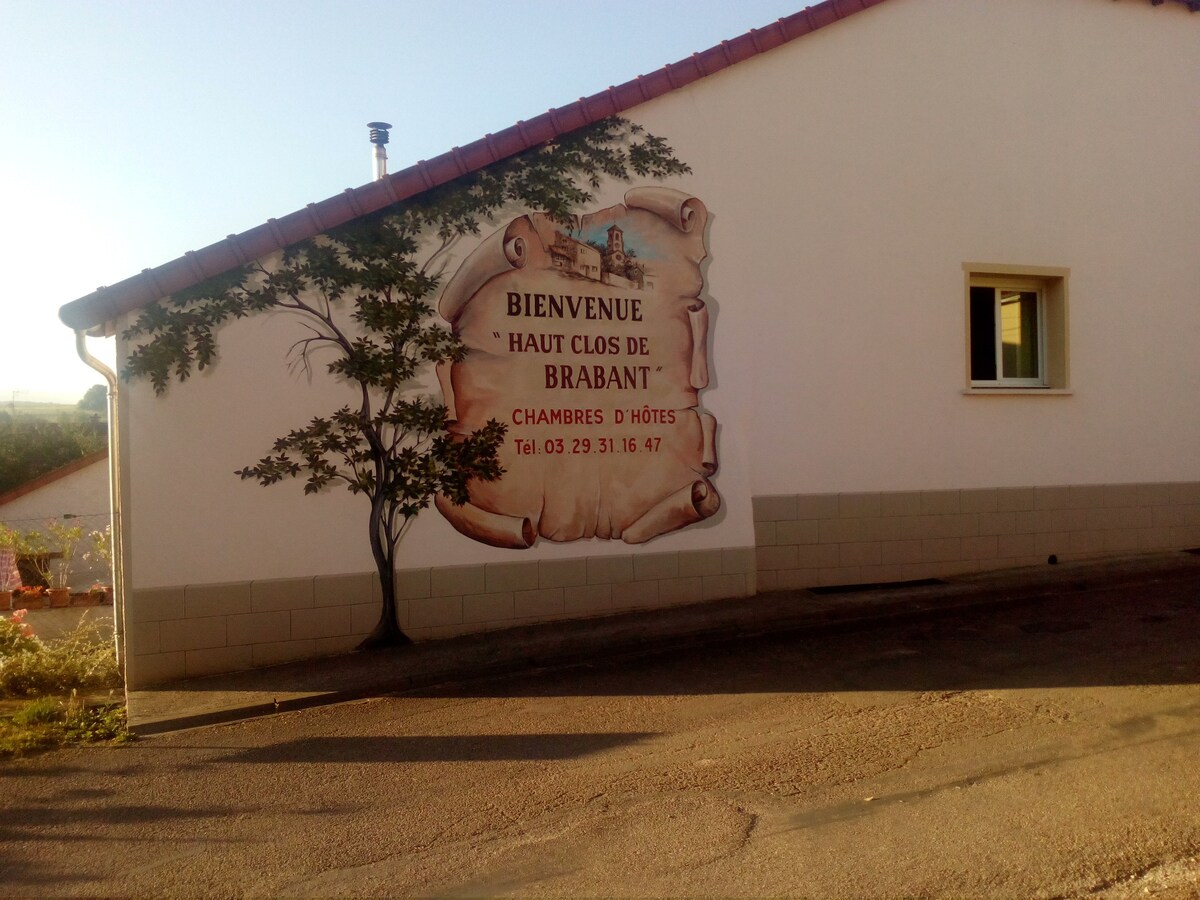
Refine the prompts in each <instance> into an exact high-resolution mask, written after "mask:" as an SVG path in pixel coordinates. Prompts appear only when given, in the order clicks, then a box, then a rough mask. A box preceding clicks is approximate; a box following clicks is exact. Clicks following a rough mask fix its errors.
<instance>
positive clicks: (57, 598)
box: [46, 588, 71, 609]
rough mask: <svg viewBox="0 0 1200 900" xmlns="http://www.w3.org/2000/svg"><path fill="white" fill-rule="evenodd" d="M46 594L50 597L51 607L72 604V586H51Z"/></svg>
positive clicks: (60, 607)
mask: <svg viewBox="0 0 1200 900" xmlns="http://www.w3.org/2000/svg"><path fill="white" fill-rule="evenodd" d="M46 596H47V597H49V598H50V608H51V609H62V608H63V607H64V606H70V605H71V589H70V588H50V590H48V591H46Z"/></svg>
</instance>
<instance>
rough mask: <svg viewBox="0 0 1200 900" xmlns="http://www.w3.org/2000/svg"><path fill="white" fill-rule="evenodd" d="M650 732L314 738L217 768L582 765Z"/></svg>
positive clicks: (237, 756) (236, 756)
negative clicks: (507, 763)
mask: <svg viewBox="0 0 1200 900" xmlns="http://www.w3.org/2000/svg"><path fill="white" fill-rule="evenodd" d="M653 736H654V735H653V734H652V733H650V732H613V733H608V732H605V733H596V734H480V735H446V736H439V735H402V736H397V737H369V736H363V737H350V736H340V737H312V738H302V739H299V740H294V741H284V742H282V743H278V744H271V745H270V746H266V747H253V748H250V749H246V750H238V751H237V752H234V753H231V754H229V755H228V756H224V757H219V758H218V759H217V760H216V761H217V762H241V763H364V762H369V763H380V762H384V763H397V762H403V763H411V762H497V761H521V762H542V761H547V762H548V761H555V760H568V759H578V758H580V757H583V756H587V755H589V754H592V753H599V752H601V751H604V750H610V749H613V748H616V747H625V746H628V745H630V744H636V743H638V742H639V741H643V740H646V739H647V738H650V737H653Z"/></svg>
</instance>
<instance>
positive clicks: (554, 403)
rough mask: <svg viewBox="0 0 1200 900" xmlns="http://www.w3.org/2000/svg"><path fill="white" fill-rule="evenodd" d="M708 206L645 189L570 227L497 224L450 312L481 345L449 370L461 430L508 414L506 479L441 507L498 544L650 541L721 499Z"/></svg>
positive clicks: (477, 536)
mask: <svg viewBox="0 0 1200 900" xmlns="http://www.w3.org/2000/svg"><path fill="white" fill-rule="evenodd" d="M707 217H708V213H707V211H706V210H705V208H704V205H703V204H702V203H701V202H700V201H699V200H697V199H695V198H694V197H691V196H689V195H687V194H683V193H680V192H679V191H673V190H669V189H666V188H657V187H655V188H637V189H634V190H631V191H629V192H628V193H627V194H626V195H625V202H624V203H623V204H618V205H617V206H613V207H610V208H609V209H605V210H601V211H599V212H596V213H593V214H591V215H587V216H584V217H582V218H580V219H578V220H577V221H575V222H573V223H571V224H569V225H568V224H563V223H558V222H555V221H553V220H551V219H550V218H549V217H547V216H545V215H542V214H540V213H534V214H530V215H526V216H521V217H519V218H517V219H514V220H513V221H512V222H510V223H509V224H508V225H507V226H506V227H504V228H502V229H500V230H499V231H497V232H496V233H495V234H493V235H491V236H490V237H488V238H487V239H486V240H485V241H483V243H482V244H480V246H479V247H478V248H477V249H476V251H475V252H474V253H473V254H472V255H471V256H470V257H469V258H468V259H467V260H466V261H465V262H464V263H463V265H462V266H461V267H460V268H459V270H458V271H457V272H456V274H455V275H454V277H453V278H452V279H451V281H450V282H449V284H447V286H446V290H445V292H444V293H443V295H442V298H441V302H440V312H441V314H442V316H443V317H444V318H445V319H446V321H448V322H449V323H450V324H451V326H452V327H453V328H454V329H455V331H456V332H457V333H458V335H459V336H460V337H461V339H462V341H463V343H464V344H465V345H466V346H467V348H468V351H469V352H468V354H467V357H466V359H465V360H464V361H463V362H461V363H455V364H454V365H452V366H450V365H447V366H445V367H443V368H442V369H441V370H439V373H438V375H439V380H440V382H441V386H442V391H443V394H444V395H445V401H446V405H447V407H448V408H449V409H450V411H451V416H452V417H453V418H454V419H455V423H454V425H453V426H452V431H454V432H456V433H460V434H466V433H469V432H471V431H473V430H475V429H477V428H479V427H481V426H482V425H483V424H484V423H485V422H487V421H488V420H489V419H496V420H497V421H500V422H504V423H506V424H507V425H508V433H507V435H506V438H505V442H504V445H503V447H502V448H501V451H500V460H501V464H502V465H503V466H504V469H505V474H504V476H503V477H502V478H501V479H499V480H497V481H494V482H478V481H476V482H473V483H472V484H471V489H470V502H469V503H467V504H466V505H464V506H455V505H454V504H452V503H450V502H449V501H447V500H445V498H439V499H438V502H437V508H438V510H439V511H441V513H442V515H443V516H445V517H446V518H447V519H448V520H449V521H450V522H451V524H453V525H454V527H455V528H456V529H458V531H460V532H461V533H463V534H465V535H467V536H468V537H471V538H473V539H474V540H478V541H482V542H484V543H487V544H492V545H494V546H498V547H511V548H523V547H529V546H531V545H532V543H533V542H534V540H536V537H537V536H541V537H543V538H545V539H548V540H552V541H575V540H580V539H584V538H602V539H620V540H624V541H625V542H627V543H631V544H636V543H643V542H645V541H649V540H651V539H653V538H655V537H657V536H658V535H660V534H664V533H667V532H670V531H674V530H677V529H679V528H684V527H687V526H688V525H692V524H694V523H696V522H699V521H701V520H703V519H706V518H708V517H709V516H712V515H713V514H714V513H715V512H716V511H717V510H718V509H719V508H720V505H721V500H720V496H719V494H718V493H717V490H716V488H715V487H714V486H713V484H712V482H711V480H710V479H711V478H712V477H713V476H714V475H715V473H716V471H717V451H716V433H717V423H716V420H715V419H714V418H713V417H712V416H711V415H709V414H707V413H702V412H700V410H699V409H698V406H699V398H698V392H699V391H700V390H701V389H703V388H705V387H707V386H708V383H709V359H708V329H709V320H708V309H707V306H706V305H705V303H704V301H703V300H702V299H700V294H701V292H702V290H703V287H704V282H703V276H702V275H701V272H700V263H701V261H702V260H703V259H704V258H705V256H706V255H707V250H706V248H705V245H704V232H705V223H706V221H707Z"/></svg>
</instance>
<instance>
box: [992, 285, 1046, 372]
mask: <svg viewBox="0 0 1200 900" xmlns="http://www.w3.org/2000/svg"><path fill="white" fill-rule="evenodd" d="M1037 328H1038V295H1037V293H1036V292H1034V291H1006V290H1002V291H1001V292H1000V340H1001V355H1002V357H1003V364H1002V366H1001V368H1002V371H1003V377H1005V378H1037V377H1038V333H1037Z"/></svg>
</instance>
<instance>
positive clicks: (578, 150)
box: [123, 118, 690, 647]
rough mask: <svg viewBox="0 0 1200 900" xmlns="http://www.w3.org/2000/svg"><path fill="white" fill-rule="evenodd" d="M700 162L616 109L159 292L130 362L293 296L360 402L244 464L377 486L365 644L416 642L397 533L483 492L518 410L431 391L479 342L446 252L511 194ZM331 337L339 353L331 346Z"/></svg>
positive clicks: (308, 352) (557, 212) (320, 483)
mask: <svg viewBox="0 0 1200 900" xmlns="http://www.w3.org/2000/svg"><path fill="white" fill-rule="evenodd" d="M688 171H690V170H689V169H688V167H687V166H686V165H685V164H683V163H681V162H680V161H679V160H677V159H676V158H675V156H674V154H673V152H672V150H671V148H670V147H668V146H667V144H666V143H665V141H664V140H663V139H662V138H659V137H655V136H654V135H651V134H648V133H646V132H645V131H643V130H642V128H641V127H640V126H637V125H635V124H633V123H630V122H627V121H625V120H622V119H617V118H612V119H606V120H603V121H601V122H598V123H595V124H593V125H590V126H587V127H585V128H582V129H579V130H577V131H574V132H571V133H569V134H566V135H562V136H559V137H557V138H555V139H554V140H552V141H549V142H548V143H546V144H543V145H541V146H538V147H535V148H533V149H531V150H528V151H526V152H524V153H521V154H518V155H515V156H513V157H510V158H508V159H505V160H502V161H500V162H498V163H496V164H494V165H492V166H489V167H487V168H486V169H483V170H480V171H478V172H473V173H470V174H468V175H465V176H463V177H462V178H459V179H457V180H456V181H453V182H450V183H448V184H446V185H443V186H441V187H438V188H435V189H433V190H431V191H428V192H426V193H424V194H422V195H420V196H418V197H415V198H412V199H410V200H406V201H404V202H402V203H400V204H396V205H395V206H392V207H390V208H388V209H386V210H383V211H381V212H379V213H375V214H372V215H369V216H366V217H363V218H361V219H357V220H355V221H353V222H351V223H348V224H347V225H344V226H341V227H339V228H336V229H333V230H331V231H329V232H327V233H326V234H323V235H320V236H318V237H317V238H314V239H312V240H308V241H304V242H302V243H299V244H296V245H295V246H292V247H288V248H287V249H286V250H285V251H284V253H283V256H282V260H281V261H280V262H279V263H278V264H276V265H272V266H268V265H265V264H263V263H262V262H258V263H255V264H253V265H251V266H248V267H245V268H242V269H239V270H236V271H233V272H229V273H227V274H225V275H222V276H219V277H217V278H214V279H210V280H209V281H207V282H205V283H203V284H200V285H197V286H196V287H194V288H191V289H189V290H187V291H182V292H180V293H177V294H175V295H174V296H172V297H170V298H167V299H166V300H164V301H161V302H158V303H155V304H152V305H151V306H149V307H147V308H146V309H145V310H144V311H143V312H142V314H141V315H140V316H139V318H138V319H137V321H136V322H135V323H134V324H133V325H132V326H131V327H130V328H129V329H128V330H127V331H126V332H125V335H124V336H125V338H126V339H127V340H132V341H140V342H139V343H138V344H137V346H136V347H135V348H134V349H133V351H132V352H131V353H130V356H129V359H128V361H127V363H126V365H125V368H124V372H123V374H124V376H125V377H126V378H148V379H149V380H150V382H151V384H152V385H153V386H154V390H155V392H156V393H158V394H160V395H161V394H163V393H164V392H165V391H166V389H167V386H168V385H169V384H170V382H171V381H172V379H173V378H174V379H177V380H179V381H185V380H187V379H188V377H189V376H190V375H191V374H192V371H193V369H196V370H203V369H205V368H207V367H208V366H210V365H212V364H213V362H214V361H215V360H216V357H217V331H218V329H219V327H220V326H221V325H223V324H225V323H226V322H228V321H230V320H232V319H239V318H243V317H245V316H249V315H254V314H259V313H266V312H285V313H290V314H293V315H295V316H298V317H299V319H300V321H302V322H303V324H304V326H305V328H306V329H307V336H306V337H304V338H303V339H301V340H300V341H299V342H297V343H296V344H295V345H294V346H293V347H292V354H293V361H297V360H298V361H299V363H300V365H301V366H302V367H303V368H304V370H305V371H307V372H309V373H312V371H313V366H312V363H313V362H314V360H315V359H318V358H319V359H321V360H324V359H329V361H327V362H324V368H325V370H326V372H327V374H328V375H329V376H331V377H333V378H335V379H339V380H341V381H344V382H348V383H349V384H350V385H352V386H353V387H354V388H355V394H356V398H357V399H356V402H355V403H354V404H353V405H348V406H344V407H342V408H341V409H339V410H337V411H335V412H333V413H332V414H330V415H327V416H318V417H315V418H313V419H312V420H311V421H310V422H309V423H308V424H307V425H304V426H303V427H301V428H297V429H295V430H293V431H291V432H289V433H288V434H286V435H284V436H283V437H280V438H278V439H277V440H276V441H275V444H274V447H273V448H272V451H271V453H270V454H268V455H267V456H264V457H263V458H262V459H260V460H259V461H258V462H257V463H256V464H254V465H251V466H246V467H245V468H243V469H241V470H239V471H238V472H237V473H236V474H238V475H240V476H241V477H242V478H243V479H255V480H257V481H258V482H260V483H261V484H263V485H270V484H275V483H276V482H280V481H283V480H285V479H290V478H300V477H303V478H304V480H305V485H304V491H305V493H316V492H319V491H321V490H323V489H325V488H327V487H329V486H331V485H337V484H341V485H343V486H345V487H346V488H347V489H348V490H350V491H351V492H352V493H355V494H362V495H364V496H365V497H366V498H367V500H368V501H369V502H370V515H369V518H368V538H369V541H370V545H371V553H372V556H373V557H374V560H375V565H376V568H377V569H378V572H379V581H380V585H381V587H382V594H383V603H382V609H381V610H380V618H379V623H378V624H377V625H376V626H375V629H374V630H373V631H372V632H371V634H370V635H369V636H368V637H367V638H366V640H364V641H363V645H362V646H364V647H370V646H382V645H394V644H403V643H408V640H409V639H408V637H407V636H406V635H404V633H403V632H402V631H401V629H400V628H399V626H398V624H397V621H396V593H395V567H396V566H395V564H396V552H397V547H398V545H399V543H400V541H401V539H402V538H403V536H404V534H405V533H406V532H407V530H408V528H409V527H410V526H411V524H412V522H413V521H414V519H415V518H416V516H417V515H418V513H419V512H420V511H421V510H422V509H425V508H427V507H428V506H429V503H430V500H431V499H432V498H433V496H434V495H435V494H439V493H440V494H443V495H445V496H446V497H447V498H448V499H450V500H451V501H452V502H453V503H456V504H460V505H461V504H463V503H465V502H466V501H467V500H468V486H469V484H470V482H471V480H472V479H476V478H477V479H481V480H484V481H490V480H494V479H497V478H499V477H500V476H501V475H502V474H503V470H502V468H501V466H500V464H499V461H498V458H497V452H498V450H499V447H500V445H501V443H502V442H503V440H504V432H505V426H504V425H502V424H500V423H498V422H496V421H489V422H488V423H487V424H486V425H485V426H484V427H483V428H480V429H479V430H477V431H475V432H473V433H471V434H467V435H452V434H450V433H449V431H448V426H449V425H450V424H451V423H450V422H449V421H448V418H447V410H446V408H445V406H443V405H442V404H440V403H438V402H436V401H435V400H433V399H430V398H429V397H427V396H423V395H421V394H420V393H419V383H418V381H417V379H418V378H419V376H420V375H421V373H422V372H423V370H425V369H426V368H427V367H429V366H432V365H436V364H437V363H440V362H445V361H450V362H457V361H461V360H462V359H463V357H464V356H465V354H466V349H465V347H464V346H463V345H462V343H461V342H460V341H459V339H458V337H457V335H455V334H454V333H453V332H452V331H450V330H449V329H448V328H446V327H445V326H444V325H443V324H442V323H441V321H440V320H439V319H437V317H436V316H435V314H434V308H433V305H432V302H433V299H434V298H435V296H436V295H437V293H438V290H439V288H440V285H441V273H440V270H439V268H438V265H439V259H444V256H443V254H444V253H445V252H446V251H447V250H448V249H449V248H450V247H451V246H452V245H453V244H454V243H455V242H456V241H457V240H459V239H460V238H462V237H463V236H465V235H468V234H478V233H479V230H480V226H481V224H482V223H483V222H484V221H485V220H493V218H494V217H495V216H496V215H498V214H499V213H501V212H502V211H505V210H508V209H512V208H523V209H534V210H541V211H544V212H546V213H547V214H549V215H550V216H551V217H552V218H554V219H555V220H557V221H560V222H563V223H569V222H570V221H571V216H572V215H573V214H574V213H575V211H576V210H578V209H580V208H581V207H582V206H583V205H585V204H587V203H589V202H591V201H592V200H593V193H592V192H593V191H595V190H596V189H597V188H599V186H600V183H601V181H602V180H603V179H604V178H606V177H608V178H614V179H621V180H626V181H628V180H629V179H630V178H631V176H634V175H636V176H638V177H642V178H646V177H652V178H663V177H666V176H669V175H676V174H682V173H686V172H688ZM321 350H327V351H329V352H330V353H331V354H332V355H331V357H325V356H321V355H320V351H321Z"/></svg>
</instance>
